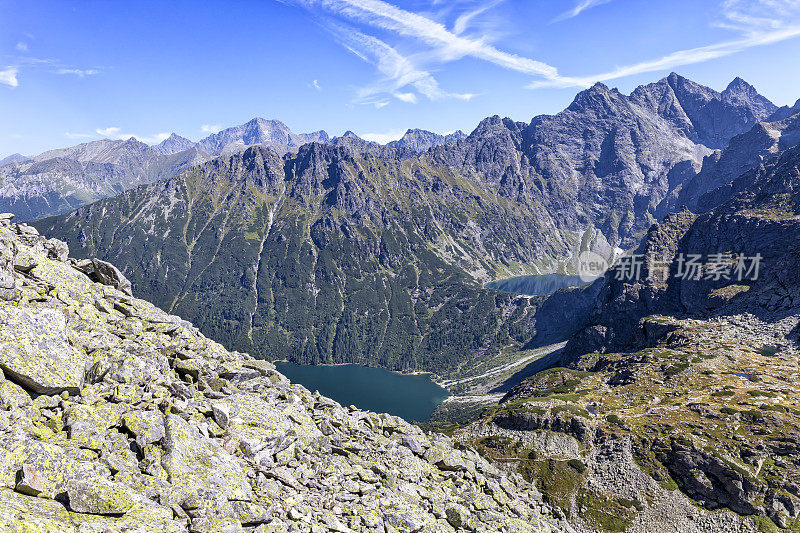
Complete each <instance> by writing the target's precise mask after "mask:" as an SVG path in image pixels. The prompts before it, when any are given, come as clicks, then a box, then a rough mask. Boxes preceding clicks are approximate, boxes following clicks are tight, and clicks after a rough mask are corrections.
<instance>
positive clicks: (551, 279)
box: [486, 274, 591, 296]
mask: <svg viewBox="0 0 800 533" xmlns="http://www.w3.org/2000/svg"><path fill="white" fill-rule="evenodd" d="M590 283H591V282H590V281H583V280H582V279H581V278H580V276H577V275H572V274H533V275H530V276H514V277H513V278H508V279H499V280H497V281H491V282H489V283H487V284H486V286H487V287H488V288H490V289H495V290H498V291H503V292H510V293H513V294H524V295H526V296H542V295H548V294H553V293H554V292H556V291H557V290H560V289H564V288H566V287H583V286H584V285H589V284H590Z"/></svg>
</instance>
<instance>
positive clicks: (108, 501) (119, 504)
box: [67, 479, 136, 515]
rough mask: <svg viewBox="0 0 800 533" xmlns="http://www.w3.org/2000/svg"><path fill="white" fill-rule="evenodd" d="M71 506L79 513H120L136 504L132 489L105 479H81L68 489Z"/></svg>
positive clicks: (68, 499)
mask: <svg viewBox="0 0 800 533" xmlns="http://www.w3.org/2000/svg"><path fill="white" fill-rule="evenodd" d="M67 501H68V502H69V507H70V509H72V510H73V511H75V512H77V513H91V514H99V515H120V514H124V513H126V512H128V511H130V510H131V508H133V506H134V505H135V504H136V501H135V499H134V497H133V496H132V495H131V493H130V491H128V490H126V489H125V488H124V487H123V486H122V485H120V484H118V483H113V482H111V481H108V480H105V479H94V480H81V481H77V482H75V483H72V484H70V486H69V488H68V489H67Z"/></svg>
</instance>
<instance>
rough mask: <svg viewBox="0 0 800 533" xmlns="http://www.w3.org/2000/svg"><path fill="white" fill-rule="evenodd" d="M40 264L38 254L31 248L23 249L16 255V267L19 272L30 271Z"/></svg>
mask: <svg viewBox="0 0 800 533" xmlns="http://www.w3.org/2000/svg"><path fill="white" fill-rule="evenodd" d="M38 264H39V261H38V260H37V258H36V256H35V255H34V254H33V252H31V251H29V250H23V251H22V252H20V253H18V254H17V255H16V256H15V257H14V269H15V270H18V271H19V272H30V271H31V270H33V269H34V268H36V266H37V265H38Z"/></svg>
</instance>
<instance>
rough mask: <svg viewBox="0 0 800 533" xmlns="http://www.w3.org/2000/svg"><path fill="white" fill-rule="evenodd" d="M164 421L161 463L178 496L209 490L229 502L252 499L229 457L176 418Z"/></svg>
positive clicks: (236, 466)
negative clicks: (164, 429)
mask: <svg viewBox="0 0 800 533" xmlns="http://www.w3.org/2000/svg"><path fill="white" fill-rule="evenodd" d="M164 421H165V428H166V433H165V436H164V452H165V455H164V459H163V461H162V464H163V466H164V469H165V470H166V472H167V474H168V475H169V476H170V480H171V482H172V484H173V485H174V486H175V488H176V490H177V491H178V492H179V493H180V494H183V495H189V494H199V493H201V492H209V491H210V492H214V493H219V494H222V495H224V496H225V497H227V498H228V499H230V500H248V501H249V500H251V499H252V496H253V495H252V490H251V488H250V485H249V484H248V483H247V478H246V476H245V475H244V472H243V471H242V468H241V466H240V465H239V464H238V463H237V462H236V460H235V459H234V457H233V456H231V455H230V454H229V453H228V452H226V451H225V450H224V449H222V447H220V446H219V445H217V444H216V443H215V442H213V441H212V440H211V439H209V438H205V437H203V436H202V435H201V434H200V432H199V431H198V430H197V428H196V427H192V426H190V425H189V424H188V423H187V422H186V421H185V420H183V419H182V418H180V417H179V416H177V415H174V414H168V415H166V416H165V417H164Z"/></svg>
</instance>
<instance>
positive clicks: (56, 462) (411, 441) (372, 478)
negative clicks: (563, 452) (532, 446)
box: [0, 215, 560, 533]
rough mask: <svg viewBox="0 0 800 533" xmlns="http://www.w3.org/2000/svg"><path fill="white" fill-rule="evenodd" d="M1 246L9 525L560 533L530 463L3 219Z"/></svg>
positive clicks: (2, 470)
mask: <svg viewBox="0 0 800 533" xmlns="http://www.w3.org/2000/svg"><path fill="white" fill-rule="evenodd" d="M0 259H2V263H0V272H2V274H3V277H2V279H3V280H4V286H5V287H6V289H9V290H8V291H6V292H3V293H2V294H1V296H2V301H0V368H2V374H0V408H2V410H0V529H2V530H3V531H59V532H78V531H105V532H113V531H120V532H121V531H175V532H180V531H192V532H214V531H231V532H233V531H257V532H259V533H262V532H267V531H308V532H311V531H340V532H347V531H378V530H380V531H387V532H395V531H396V532H400V531H443V532H446V531H506V532H511V531H558V530H560V528H559V526H557V525H556V524H554V523H551V522H548V521H547V520H546V519H545V518H544V515H543V514H542V512H541V509H542V507H543V504H542V502H541V501H540V498H539V495H538V493H537V492H536V490H535V489H532V488H531V487H530V486H529V485H528V484H527V483H526V482H525V481H523V480H522V478H521V477H519V476H518V475H506V474H504V473H502V472H501V471H500V470H498V469H497V468H496V467H494V466H492V465H491V464H490V463H488V462H487V461H486V460H485V459H483V458H482V457H481V456H480V455H478V454H477V453H475V452H474V451H473V450H471V449H469V448H468V447H463V446H454V444H453V442H452V441H451V440H450V439H448V438H447V437H444V436H441V435H434V434H426V433H424V432H423V431H422V430H420V429H419V428H418V427H416V426H413V425H410V424H408V423H406V422H404V421H402V420H400V419H398V418H396V417H393V416H389V415H384V414H376V413H369V412H363V411H359V410H357V409H355V408H344V407H342V406H340V405H338V404H337V403H336V402H334V401H332V400H330V399H328V398H325V397H323V396H321V395H319V394H318V393H312V392H310V391H308V390H306V389H304V388H303V387H300V386H297V385H292V384H290V383H289V382H288V381H287V380H286V378H285V377H283V376H282V375H281V374H279V373H278V372H276V371H275V369H274V366H273V365H272V364H270V363H267V362H265V361H258V360H254V359H252V358H250V357H249V356H247V355H245V354H242V353H237V352H228V351H226V350H225V349H223V348H222V347H221V346H220V345H219V344H217V343H215V342H213V341H210V340H208V339H206V338H205V337H203V336H202V335H200V334H199V333H198V331H197V330H196V329H195V328H193V327H192V326H191V325H190V324H188V323H187V322H184V321H183V320H181V319H179V318H177V317H175V316H172V315H169V314H167V313H165V312H163V311H161V310H159V309H158V308H156V307H154V306H153V305H151V304H149V303H147V302H144V301H142V300H138V299H135V298H132V297H131V296H130V295H129V294H127V293H126V292H124V291H123V290H120V289H121V288H124V286H121V285H120V283H119V279H118V278H117V277H115V276H107V275H103V276H95V277H94V279H92V278H90V277H89V276H88V275H87V274H86V273H85V272H84V270H85V269H84V268H83V267H84V265H83V264H81V263H79V262H77V261H75V260H72V259H69V258H68V257H67V254H66V250H65V247H64V245H63V243H58V242H55V241H52V240H49V241H48V240H46V239H45V238H44V237H40V236H38V235H37V234H36V232H35V231H34V230H32V228H29V227H26V226H17V225H12V224H10V217H8V216H2V215H0ZM16 266H19V267H17V268H15V267H16ZM20 267H22V268H20ZM95 268H97V265H95Z"/></svg>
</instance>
